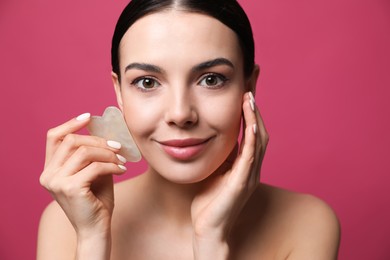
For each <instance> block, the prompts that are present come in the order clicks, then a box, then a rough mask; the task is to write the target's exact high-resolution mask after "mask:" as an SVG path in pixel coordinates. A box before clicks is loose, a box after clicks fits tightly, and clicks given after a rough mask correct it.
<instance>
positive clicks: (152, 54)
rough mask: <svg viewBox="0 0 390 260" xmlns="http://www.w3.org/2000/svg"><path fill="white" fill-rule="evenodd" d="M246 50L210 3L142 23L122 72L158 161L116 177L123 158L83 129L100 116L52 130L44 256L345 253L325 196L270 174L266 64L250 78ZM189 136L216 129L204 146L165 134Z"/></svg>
mask: <svg viewBox="0 0 390 260" xmlns="http://www.w3.org/2000/svg"><path fill="white" fill-rule="evenodd" d="M241 56H242V53H241V49H240V46H239V44H238V40H237V37H236V35H235V34H234V32H233V31H231V30H230V29H229V28H228V27H226V26H225V25H223V24H222V23H220V22H219V21H218V20H216V19H213V18H211V17H209V16H206V15H202V14H195V13H188V12H184V11H178V10H171V11H166V12H161V13H155V14H151V15H148V16H145V17H143V18H141V19H139V20H138V21H137V22H136V23H135V24H134V25H133V26H132V27H130V29H129V30H128V31H127V33H126V34H125V35H124V37H123V39H122V41H121V45H120V68H121V81H119V79H118V75H116V74H115V73H113V74H112V78H113V83H114V86H115V91H116V95H117V99H118V104H119V107H120V108H121V109H122V111H123V114H124V117H125V120H126V122H127V124H128V127H129V129H130V131H131V133H132V135H133V137H134V140H135V142H136V143H137V145H138V147H139V149H140V151H141V153H142V155H143V157H144V158H145V160H146V161H147V162H148V165H149V168H148V170H147V171H146V172H145V173H143V174H141V175H139V176H138V177H135V178H133V179H129V180H126V181H123V182H121V183H118V184H115V185H113V181H112V177H113V175H119V174H123V173H124V172H125V168H124V162H123V160H122V159H123V158H121V157H120V156H119V157H118V156H117V153H118V149H117V147H115V145H113V143H112V142H107V141H109V140H104V139H102V138H98V137H92V136H82V135H78V134H76V132H77V131H78V130H80V129H82V128H84V127H85V126H86V125H87V124H88V122H89V117H84V118H82V120H77V119H72V120H70V121H68V122H66V123H65V124H63V125H61V126H58V127H56V128H53V129H52V130H49V132H48V137H47V149H46V163H45V168H44V171H43V173H42V175H41V178H40V182H41V184H42V185H43V186H44V187H45V188H46V189H48V190H49V192H50V193H51V194H52V195H53V197H54V199H55V200H56V201H55V202H53V203H51V204H50V205H49V206H48V207H47V208H46V210H45V211H44V213H43V215H42V219H41V223H40V227H39V236H38V251H37V259H39V260H44V259H336V258H337V249H338V244H339V224H338V220H337V218H336V216H335V214H334V213H333V211H332V210H331V209H330V208H329V207H328V206H327V205H326V204H325V203H324V202H322V201H320V200H319V199H317V198H314V197H312V196H309V195H303V194H297V193H292V192H289V191H285V190H282V189H278V188H275V187H271V186H268V185H264V184H259V178H260V170H261V164H262V161H263V158H264V154H265V150H266V147H267V143H268V134H267V131H266V129H265V126H264V123H263V121H262V118H261V116H260V113H259V110H258V107H257V106H256V105H255V104H254V99H253V98H252V97H251V94H250V92H249V91H252V93H254V92H255V86H256V81H257V77H258V74H259V69H258V67H256V68H255V70H254V71H253V74H252V75H251V76H250V77H249V78H245V77H244V75H243V64H242V63H243V62H242V57H241ZM241 119H243V122H244V126H243V131H244V134H243V139H242V140H241V142H240V143H241V145H240V147H238V144H237V141H236V140H237V138H238V134H239V129H240V123H241ZM188 138H197V139H200V140H205V144H202V147H203V148H202V149H201V150H200V152H199V153H195V154H192V155H189V156H188V157H185V158H182V157H180V156H179V157H175V156H172V155H171V154H168V153H167V152H166V151H165V150H164V146H163V145H162V144H163V143H164V142H166V141H169V140H178V139H179V140H183V139H188ZM173 150H174V151H176V150H175V149H173ZM180 151H182V152H183V151H184V152H186V151H187V150H185V149H182V150H180ZM180 153H181V152H180ZM127 167H128V168H131V165H130V164H128V165H127ZM114 194H115V199H114ZM114 201H115V207H114Z"/></svg>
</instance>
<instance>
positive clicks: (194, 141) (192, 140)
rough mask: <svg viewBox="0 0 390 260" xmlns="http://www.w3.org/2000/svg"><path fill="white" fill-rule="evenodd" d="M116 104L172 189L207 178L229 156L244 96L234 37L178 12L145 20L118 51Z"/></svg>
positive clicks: (219, 26) (205, 19)
mask: <svg viewBox="0 0 390 260" xmlns="http://www.w3.org/2000/svg"><path fill="white" fill-rule="evenodd" d="M119 51H120V68H121V82H120V84H119V83H118V82H117V77H116V76H115V75H113V79H114V83H115V87H116V93H117V97H118V103H119V106H120V107H121V109H122V110H123V114H124V116H125V120H126V122H127V124H128V127H129V130H130V132H131V133H132V135H133V137H134V139H135V141H136V143H137V145H138V147H139V149H140V151H141V153H142V155H143V157H144V158H145V159H146V161H147V162H148V163H149V165H150V167H151V168H152V169H154V170H155V171H157V172H158V173H159V174H161V175H162V176H163V177H164V178H166V179H168V180H170V181H173V182H176V183H193V182H197V181H200V180H203V179H205V178H206V177H208V176H209V175H210V174H212V173H213V172H214V171H215V170H216V169H217V168H218V167H219V166H220V165H221V164H222V163H223V162H224V160H225V159H226V158H227V156H228V155H229V153H230V152H231V151H232V149H233V148H234V146H235V144H236V142H237V137H238V134H239V129H240V119H241V111H242V97H243V94H244V91H245V85H244V84H245V79H244V75H243V61H242V53H241V50H240V46H239V43H238V40H237V37H236V35H235V33H234V32H233V31H232V30H230V29H229V28H228V27H226V26H225V25H224V24H222V23H221V22H219V21H218V20H216V19H214V18H211V17H209V16H206V15H202V14H196V13H189V12H184V11H166V12H160V13H156V14H151V15H148V16H145V17H143V18H141V19H139V20H138V21H137V22H136V23H134V24H133V25H132V26H131V27H130V28H129V30H128V31H127V32H126V34H125V35H124V37H123V38H122V41H121V44H120V49H119Z"/></svg>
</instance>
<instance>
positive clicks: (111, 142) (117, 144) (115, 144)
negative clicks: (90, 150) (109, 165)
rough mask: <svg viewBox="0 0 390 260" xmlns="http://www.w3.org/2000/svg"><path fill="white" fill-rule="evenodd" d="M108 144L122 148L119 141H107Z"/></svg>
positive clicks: (115, 147)
mask: <svg viewBox="0 0 390 260" xmlns="http://www.w3.org/2000/svg"><path fill="white" fill-rule="evenodd" d="M107 145H108V146H109V147H111V148H114V149H121V147H122V145H121V144H120V143H118V142H117V141H111V140H110V141H107Z"/></svg>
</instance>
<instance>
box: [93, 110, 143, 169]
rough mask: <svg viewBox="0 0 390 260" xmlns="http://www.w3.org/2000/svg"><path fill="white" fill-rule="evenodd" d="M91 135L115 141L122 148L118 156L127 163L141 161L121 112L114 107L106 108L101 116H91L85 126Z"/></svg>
mask: <svg viewBox="0 0 390 260" xmlns="http://www.w3.org/2000/svg"><path fill="white" fill-rule="evenodd" d="M87 129H88V131H89V133H90V134H91V135H94V136H99V137H102V138H104V139H106V140H112V141H117V142H119V143H121V145H122V147H121V149H120V150H119V154H120V155H122V156H123V157H125V158H126V160H127V161H129V162H138V161H139V160H141V153H140V152H139V150H138V147H137V145H136V144H135V143H134V140H133V137H132V136H131V134H130V132H129V129H128V128H127V125H126V122H125V119H124V118H123V115H122V112H121V111H120V110H119V109H118V108H116V107H107V108H106V110H104V113H103V115H102V116H92V117H91V121H90V122H89V124H88V125H87Z"/></svg>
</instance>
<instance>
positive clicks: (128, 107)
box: [123, 98, 159, 141]
mask: <svg viewBox="0 0 390 260" xmlns="http://www.w3.org/2000/svg"><path fill="white" fill-rule="evenodd" d="M123 103H124V104H123V114H124V117H125V120H126V123H127V126H128V128H129V130H130V132H131V134H132V135H133V137H134V138H135V139H136V141H137V140H139V138H140V137H141V136H142V135H148V134H149V133H151V132H152V131H153V130H154V129H155V126H156V122H157V120H158V118H159V113H158V111H159V108H158V104H157V103H155V102H147V101H143V100H142V99H139V98H138V99H135V98H134V99H131V98H128V99H126V100H124V102H123Z"/></svg>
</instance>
